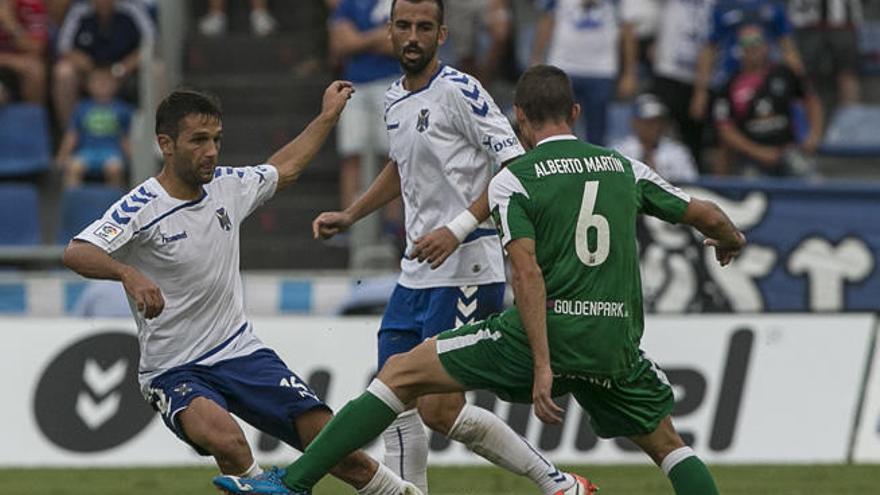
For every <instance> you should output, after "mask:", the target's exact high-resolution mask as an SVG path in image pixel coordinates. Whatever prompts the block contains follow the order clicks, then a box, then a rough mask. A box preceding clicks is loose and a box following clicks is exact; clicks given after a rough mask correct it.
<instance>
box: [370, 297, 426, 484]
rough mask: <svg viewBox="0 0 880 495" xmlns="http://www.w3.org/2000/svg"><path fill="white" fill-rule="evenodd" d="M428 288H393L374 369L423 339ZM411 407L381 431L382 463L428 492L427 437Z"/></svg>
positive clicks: (408, 406)
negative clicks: (422, 324) (422, 326)
mask: <svg viewBox="0 0 880 495" xmlns="http://www.w3.org/2000/svg"><path fill="white" fill-rule="evenodd" d="M431 290H432V289H425V290H415V289H409V288H406V287H403V286H401V285H398V286H397V287H395V289H394V292H393V293H392V294H391V298H390V299H389V301H388V305H387V306H386V308H385V314H384V315H383V317H382V324H381V325H380V330H379V336H378V337H379V338H378V341H379V342H378V365H377V369H380V370H381V369H383V368H384V367H385V363H386V362H387V361H388V359H389V358H390V357H391V356H394V355H397V354H402V353H405V352H408V351H410V350H412V349H414V348H415V347H416V346H418V345H419V344H420V343H421V342H422V340H423V339H422V332H421V323H422V322H423V321H424V311H425V308H426V306H427V302H428V301H429V299H430V296H429V295H430V292H431ZM414 408H415V404H414V403H413V404H406V407H405V410H404V411H403V412H402V413H401V414H400V415H399V416H398V417H397V418H396V419H395V420H394V421H393V422H392V423H391V424H390V425H389V426H388V428H387V429H386V430H385V432H384V433H383V434H382V442H383V443H384V445H385V457H384V459H383V463H384V464H385V465H386V466H388V467H389V468H391V469H392V470H393V471H394V472H395V473H397V475H398V476H400V477H401V478H403V479H405V480H407V481H411V482H413V483H414V484H415V485H416V486H418V487H419V489H420V490H422V492H423V493H427V492H428V436H427V435H426V433H425V425H424V424H422V419H421V418H420V417H419V415H418V413H417V411H416V410H415V409H414Z"/></svg>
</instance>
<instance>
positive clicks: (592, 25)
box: [531, 0, 640, 145]
mask: <svg viewBox="0 0 880 495" xmlns="http://www.w3.org/2000/svg"><path fill="white" fill-rule="evenodd" d="M625 1H626V0H625ZM629 1H640V0H629ZM540 9H541V10H542V11H543V14H542V15H541V17H540V19H539V20H538V25H537V29H536V32H535V43H534V46H533V48H532V57H531V64H532V65H534V64H539V63H543V62H544V61H545V60H546V62H547V63H548V64H550V65H555V66H557V67H559V68H560V69H562V70H564V71H565V72H567V73H568V75H569V76H570V77H571V84H572V87H573V89H574V95H575V99H576V100H577V102H578V103H579V104H580V106H581V109H582V113H581V115H583V118H584V123H585V124H586V139H587V140H589V141H590V142H591V143H595V144H599V145H602V144H605V131H606V126H607V119H608V104H609V103H610V101H611V100H612V99H613V97H614V82H615V78H617V77H618V73H619V76H620V78H619V84H618V95H619V96H621V97H623V98H628V97H630V96H632V95H633V94H634V93H635V91H636V89H637V87H638V80H637V73H636V62H637V60H638V45H637V41H636V36H635V30H634V29H633V26H632V24H631V23H629V22H625V21H624V20H623V19H621V17H620V10H619V7H618V6H617V3H616V2H613V1H611V0H541V4H540ZM548 46H549V49H548ZM621 61H622V66H621ZM618 69H620V70H618Z"/></svg>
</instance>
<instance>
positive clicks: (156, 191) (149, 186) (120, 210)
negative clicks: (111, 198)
mask: <svg viewBox="0 0 880 495" xmlns="http://www.w3.org/2000/svg"><path fill="white" fill-rule="evenodd" d="M161 187H162V186H160V185H159V183H158V182H157V181H156V179H154V178H150V179H147V180H146V181H144V182H142V183H141V184H139V185H137V186H135V187H134V188H133V189H132V190H131V191H129V192H128V193H126V194H125V195H123V196H122V197H121V198H119V199H118V200H117V201H116V203H114V204H113V205H112V206H111V207H110V208H109V210H108V215H109V217H110V219H112V220H113V221H114V222H115V223H116V224H117V225H119V226H120V227H122V228H123V229H125V228H128V227H135V228H139V227H140V226H142V225H146V224H148V223H149V222H150V221H151V220H152V219H153V218H155V217H156V216H158V215H161V214H162V212H163V211H164V210H165V209H167V208H169V204H168V203H169V201H168V196H167V194H163V192H162V191H161Z"/></svg>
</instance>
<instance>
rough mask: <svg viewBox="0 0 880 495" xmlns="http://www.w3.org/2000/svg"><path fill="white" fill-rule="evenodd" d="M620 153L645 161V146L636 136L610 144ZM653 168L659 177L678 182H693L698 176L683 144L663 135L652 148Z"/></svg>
mask: <svg viewBox="0 0 880 495" xmlns="http://www.w3.org/2000/svg"><path fill="white" fill-rule="evenodd" d="M611 148H613V149H616V150H617V151H619V152H620V154H621V155H624V156H626V157H627V158H634V159H635V160H637V161H640V162H644V161H645V148H644V147H643V146H642V143H641V142H640V141H639V138H637V137H636V136H627V137H625V138H624V139H622V140H621V141H620V142H617V143H614V144H612V145H611ZM652 165H653V168H654V170H655V171H656V172H657V174H658V175H660V177H663V178H664V179H666V180H668V181H669V182H672V183H673V184H678V183H680V182H694V181H696V180H697V179H698V178H699V172H697V166H696V164H695V163H694V158H693V157H692V156H691V153H690V152H689V151H688V149H687V148H685V147H684V145H683V144H681V143H679V142H678V141H675V140H673V139H671V138H669V137H666V136H663V137H661V138H660V142H659V143H657V149H655V150H654V156H653V164H652Z"/></svg>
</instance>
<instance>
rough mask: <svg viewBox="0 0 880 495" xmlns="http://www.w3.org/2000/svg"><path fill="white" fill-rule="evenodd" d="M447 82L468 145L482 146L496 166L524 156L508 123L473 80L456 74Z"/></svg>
mask: <svg viewBox="0 0 880 495" xmlns="http://www.w3.org/2000/svg"><path fill="white" fill-rule="evenodd" d="M449 81H451V84H450V89H449V91H450V93H451V94H450V95H449V99H450V100H451V107H452V109H453V112H454V113H455V122H456V123H457V124H458V130H459V131H460V132H461V133H462V134H463V135H464V136H465V137H466V138H467V139H468V141H470V143H471V144H473V145H474V146H477V147H483V148H484V149H485V150H486V151H487V152H488V153H489V154H490V155H491V156H492V157H493V158H494V159H495V162H496V164H497V165H501V164H502V163H505V162H507V161H509V160H512V159H514V158H516V157H518V156H520V155H522V154H524V153H525V150H524V149H523V147H522V145H521V144H520V143H519V139H517V137H516V133H514V132H513V127H511V126H510V121H508V120H507V117H505V116H504V114H503V113H501V110H500V109H499V108H498V105H496V104H495V101H494V100H492V97H491V96H490V95H489V92H488V91H486V90H485V89H484V88H483V86H482V85H481V84H480V83H479V82H478V81H477V80H476V79H474V78H473V77H470V76H468V75H466V74H461V73H459V74H458V75H457V76H456V77H451V78H450V79H449Z"/></svg>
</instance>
